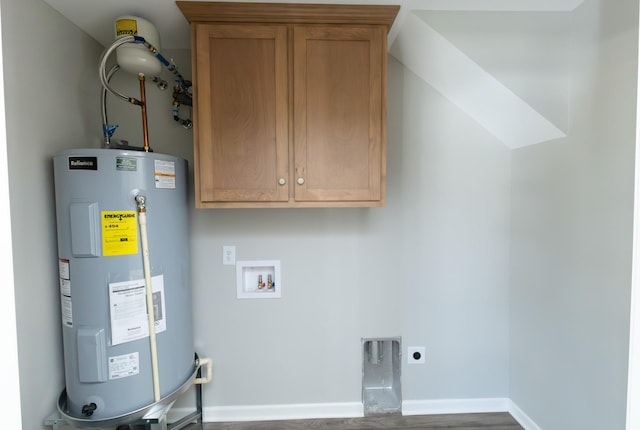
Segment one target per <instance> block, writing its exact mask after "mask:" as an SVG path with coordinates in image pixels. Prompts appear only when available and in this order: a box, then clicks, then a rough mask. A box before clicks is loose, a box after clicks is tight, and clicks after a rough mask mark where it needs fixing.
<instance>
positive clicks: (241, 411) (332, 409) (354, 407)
mask: <svg viewBox="0 0 640 430" xmlns="http://www.w3.org/2000/svg"><path fill="white" fill-rule="evenodd" d="M173 412H177V414H178V416H180V415H181V414H186V413H188V412H190V410H188V409H185V410H184V411H183V410H182V408H176V410H175V411H173ZM488 412H509V413H510V414H511V416H512V417H513V418H514V419H515V420H516V421H518V423H519V424H520V425H521V426H522V427H523V428H524V430H542V429H541V428H540V427H539V426H538V425H537V424H536V423H535V422H534V421H533V420H532V419H531V418H530V417H529V416H528V415H527V414H526V413H524V411H523V410H522V409H520V407H518V405H516V404H515V403H514V402H513V401H511V400H510V399H508V398H502V397H498V398H482V399H439V400H405V401H403V402H402V415H437V414H469V413H488ZM363 416H364V408H363V406H362V403H361V402H346V403H304V404H288V405H251V406H208V407H205V408H203V411H202V421H204V422H233V421H277V420H296V419H312V418H358V417H363Z"/></svg>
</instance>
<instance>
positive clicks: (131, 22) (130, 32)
mask: <svg viewBox="0 0 640 430" xmlns="http://www.w3.org/2000/svg"><path fill="white" fill-rule="evenodd" d="M137 34H138V21H136V20H135V19H126V18H123V19H119V20H117V21H116V37H120V36H136V35H137Z"/></svg>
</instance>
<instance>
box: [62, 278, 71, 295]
mask: <svg viewBox="0 0 640 430" xmlns="http://www.w3.org/2000/svg"><path fill="white" fill-rule="evenodd" d="M60 294H62V295H63V296H68V297H71V281H70V280H68V279H63V278H60Z"/></svg>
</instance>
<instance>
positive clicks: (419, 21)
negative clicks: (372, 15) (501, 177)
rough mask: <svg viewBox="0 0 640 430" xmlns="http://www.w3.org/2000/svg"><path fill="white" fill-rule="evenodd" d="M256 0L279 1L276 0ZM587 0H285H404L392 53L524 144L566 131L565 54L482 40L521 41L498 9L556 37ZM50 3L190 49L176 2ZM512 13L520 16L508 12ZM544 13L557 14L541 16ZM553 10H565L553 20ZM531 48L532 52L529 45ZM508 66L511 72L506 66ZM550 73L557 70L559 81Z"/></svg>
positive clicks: (93, 22) (71, 14)
mask: <svg viewBox="0 0 640 430" xmlns="http://www.w3.org/2000/svg"><path fill="white" fill-rule="evenodd" d="M230 1H239V0H230ZM253 1H254V2H261V3H272V1H268V0H253ZM582 1H583V0H397V1H392V0H391V1H390V0H299V1H279V3H321V4H397V5H400V6H401V8H400V12H399V14H398V16H397V18H396V20H395V22H394V24H393V26H392V28H391V29H390V32H389V53H390V54H391V55H393V56H394V57H395V58H397V59H398V60H399V61H400V62H401V63H403V64H404V65H405V66H406V67H407V68H409V69H410V70H412V71H413V72H414V73H416V74H417V75H418V76H420V77H421V78H422V79H424V80H425V82H427V83H428V84H430V85H432V86H433V87H434V88H435V89H436V90H438V91H440V92H441V93H442V94H443V95H444V96H445V97H447V98H449V99H450V100H451V101H452V102H453V103H455V104H456V105H457V106H459V107H460V108H461V109H462V110H464V111H465V112H466V113H467V114H469V115H470V116H471V117H472V118H474V119H475V120H476V121H478V122H479V123H480V124H481V125H482V126H484V127H485V128H486V129H487V130H488V131H489V132H491V133H492V134H493V135H494V136H496V137H497V138H498V139H500V140H501V141H502V142H503V143H504V144H505V145H507V146H508V147H511V148H517V147H521V146H526V145H531V144H535V143H539V142H544V141H548V140H552V139H555V138H558V137H562V136H564V135H565V132H564V131H563V130H566V123H567V118H566V116H567V114H566V112H567V110H568V109H567V106H566V97H565V92H566V88H567V85H565V84H566V82H563V79H565V77H566V69H563V64H564V63H563V62H562V58H561V57H562V54H561V53H558V52H553V53H552V55H553V56H555V57H554V58H552V59H551V61H550V60H549V58H548V56H546V57H545V56H538V57H536V55H525V56H522V55H521V56H519V58H517V61H519V62H520V63H519V64H520V66H518V65H516V67H515V69H514V68H513V67H512V66H513V63H511V64H506V63H505V56H504V55H496V53H495V51H494V52H487V51H486V50H484V52H483V49H482V43H483V41H484V42H488V43H491V46H492V47H493V49H494V50H495V49H496V48H497V49H499V50H500V51H501V52H505V51H504V50H506V51H508V50H509V49H514V46H513V45H511V46H510V45H508V44H505V42H509V40H505V39H504V37H505V35H506V36H507V37H511V36H509V35H508V33H505V32H508V31H510V30H513V28H514V27H513V26H511V27H510V28H509V26H507V28H506V29H505V27H504V26H502V27H501V26H499V25H498V26H496V22H497V21H495V19H496V14H502V15H501V16H502V18H503V21H501V22H502V23H503V24H504V23H506V22H510V20H511V19H512V18H513V19H514V20H518V19H520V20H521V19H522V16H523V15H522V14H526V13H529V14H534V15H535V19H534V20H533V21H531V20H525V21H526V22H529V23H531V22H533V23H537V24H536V26H535V27H530V28H528V29H527V31H529V33H531V34H529V35H528V36H527V37H528V40H534V36H535V34H537V35H539V36H541V37H548V35H549V29H550V26H551V30H553V31H554V32H555V33H553V34H556V33H557V31H559V30H558V29H561V28H562V25H563V24H562V23H561V22H560V23H559V21H558V17H560V20H562V16H563V14H564V15H565V16H566V14H567V13H569V12H571V11H573V10H574V9H575V8H576V7H578V6H579V5H580V4H581V3H582ZM44 2H45V3H47V4H49V5H50V6H51V7H53V8H54V9H56V10H58V11H59V12H60V13H61V14H62V15H64V16H65V17H66V18H67V19H69V20H70V21H71V22H73V23H74V24H75V25H77V26H78V27H79V28H81V29H82V30H84V31H85V32H86V33H88V34H89V35H90V36H92V37H93V38H94V39H96V40H97V41H98V42H99V43H101V44H102V45H103V46H105V47H106V46H109V45H110V44H111V43H112V42H113V38H114V36H113V25H114V24H113V23H114V20H115V19H116V18H117V17H119V16H122V15H135V16H140V17H142V18H146V19H148V20H149V21H151V22H152V23H153V24H154V25H155V26H156V27H157V29H158V31H159V33H160V44H161V49H162V50H167V49H190V32H189V24H188V22H187V20H186V19H185V18H184V16H183V15H182V13H181V12H180V10H179V9H178V7H177V6H176V4H175V1H174V0H136V1H135V2H132V1H131V0H109V1H95V2H86V1H84V0H44ZM504 13H513V14H514V15H511V16H506V17H505V15H504ZM469 14H476V15H475V16H472V15H469ZM540 14H543V15H546V17H547V18H549V19H542V20H541V19H540V17H541V16H542V15H540ZM552 15H557V16H554V17H553V18H551V16H552ZM505 18H506V20H504V19H505ZM543 18H544V17H543ZM525 21H522V22H525ZM549 23H551V24H549ZM517 28H518V30H519V31H520V33H519V35H520V36H521V37H522V35H523V33H522V29H523V27H522V26H521V25H519V26H518V27H517ZM474 31H475V32H476V34H474V35H473V37H471V38H470V37H469V32H474ZM533 33H535V34H533ZM479 35H480V36H482V37H479ZM500 37H502V38H503V39H502V40H498V41H497V42H498V43H496V40H495V38H500ZM492 38H494V40H491V39H492ZM522 40H526V38H523V39H522ZM561 40H563V39H561ZM485 46H486V45H485ZM523 53H525V54H531V52H528V51H526V52H523ZM534 54H535V53H534ZM511 58H512V59H513V58H514V57H513V56H512V57H511ZM537 60H540V61H543V62H544V63H545V64H544V71H543V72H541V71H540V70H538V71H537V72H536V69H537V68H538V67H539V65H538V64H536V63H535V62H536V61H537ZM523 61H524V63H523ZM527 62H529V63H528V66H527ZM505 65H506V66H508V67H505ZM532 65H533V66H532ZM507 69H508V70H509V72H506V71H505V70H507ZM518 71H519V73H520V74H518ZM549 76H552V78H550V79H551V81H549Z"/></svg>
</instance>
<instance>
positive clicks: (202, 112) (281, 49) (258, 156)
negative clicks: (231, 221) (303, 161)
mask: <svg viewBox="0 0 640 430" xmlns="http://www.w3.org/2000/svg"><path fill="white" fill-rule="evenodd" d="M194 32H195V41H196V54H195V58H196V60H195V61H196V64H195V70H196V71H197V74H196V79H195V94H196V103H195V105H196V106H197V112H196V120H197V124H196V129H197V133H196V136H195V142H196V147H195V160H196V163H195V168H196V174H195V176H196V202H197V204H198V205H199V206H201V207H205V206H215V204H209V203H213V202H269V201H287V200H288V197H289V188H288V180H289V173H288V165H289V158H288V157H289V156H288V91H287V27H286V26H271V25H246V24H243V25H217V24H216V25H214V24H196V25H195V28H194Z"/></svg>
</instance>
